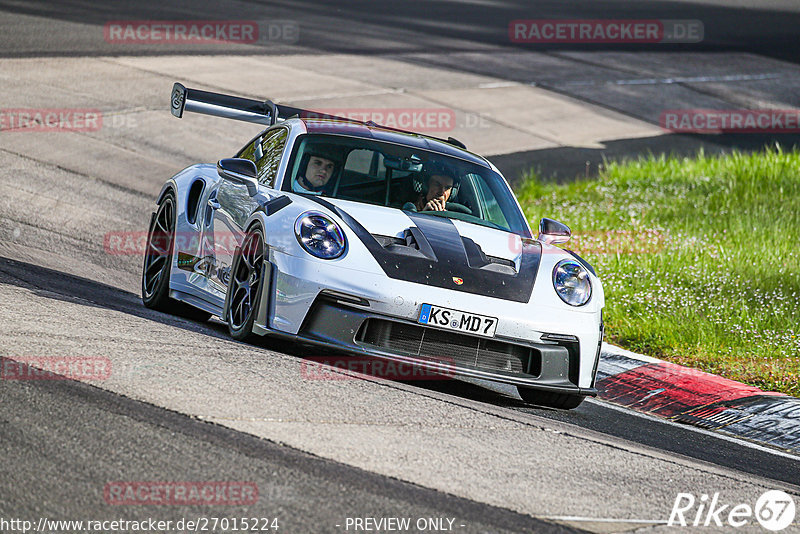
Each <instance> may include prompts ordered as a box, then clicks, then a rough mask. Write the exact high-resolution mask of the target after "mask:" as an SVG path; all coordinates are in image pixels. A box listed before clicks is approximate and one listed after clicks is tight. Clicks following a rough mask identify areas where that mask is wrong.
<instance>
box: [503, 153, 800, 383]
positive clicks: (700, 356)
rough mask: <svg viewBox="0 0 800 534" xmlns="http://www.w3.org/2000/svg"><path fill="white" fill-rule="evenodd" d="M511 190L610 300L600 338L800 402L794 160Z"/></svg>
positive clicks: (651, 168)
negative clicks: (564, 230)
mask: <svg viewBox="0 0 800 534" xmlns="http://www.w3.org/2000/svg"><path fill="white" fill-rule="evenodd" d="M528 178H529V179H528V180H526V181H525V182H524V184H523V185H522V186H521V187H519V188H518V191H517V197H518V198H519V201H520V204H521V205H522V207H523V209H524V211H525V213H526V215H527V216H528V218H529V220H532V221H538V220H539V218H541V217H551V218H554V219H557V220H560V221H562V222H564V223H566V224H567V225H569V226H570V227H571V228H572V231H573V239H572V240H571V241H570V243H568V244H567V245H566V248H571V249H573V250H575V251H576V252H578V253H579V254H581V255H582V256H583V257H585V258H586V259H587V260H588V261H590V262H591V263H592V264H593V265H594V266H595V268H596V269H597V270H598V274H599V275H600V277H601V279H602V280H603V285H604V289H605V293H606V308H605V318H606V328H607V330H606V331H607V340H608V341H609V342H611V343H615V344H618V345H620V346H622V347H624V348H627V349H630V350H635V351H638V352H641V353H644V354H648V355H651V356H655V357H658V358H662V359H664V360H667V361H672V362H675V363H679V364H681V365H687V366H690V367H695V368H698V369H702V370H704V371H708V372H710V373H714V374H718V375H721V376H725V377H727V378H731V379H733V380H738V381H741V382H746V383H748V384H753V385H756V386H758V387H761V388H763V389H767V390H772V391H781V392H784V393H788V394H790V395H794V396H800V152H783V151H781V150H780V149H771V150H767V151H764V152H760V153H751V154H742V153H734V154H731V155H727V156H706V155H705V154H703V153H702V152H701V153H699V154H698V155H697V156H696V157H694V158H691V159H690V158H673V157H652V156H651V157H646V158H645V157H643V158H640V159H639V160H637V161H628V162H624V163H621V164H617V163H611V164H608V165H607V166H606V167H605V168H604V170H603V171H602V172H601V175H600V176H599V177H598V178H597V179H595V180H591V181H579V182H574V183H570V184H567V185H556V184H543V183H541V182H540V181H539V180H538V179H537V178H536V176H535V175H531V176H529V177H528Z"/></svg>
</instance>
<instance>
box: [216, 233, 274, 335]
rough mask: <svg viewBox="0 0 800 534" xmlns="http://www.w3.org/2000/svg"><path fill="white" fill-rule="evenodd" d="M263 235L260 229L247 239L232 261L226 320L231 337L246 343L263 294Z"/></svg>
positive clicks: (247, 236)
mask: <svg viewBox="0 0 800 534" xmlns="http://www.w3.org/2000/svg"><path fill="white" fill-rule="evenodd" d="M265 248H266V247H265V244H264V233H263V232H262V231H261V228H259V227H258V226H256V227H254V228H252V229H251V230H250V231H249V232H247V235H246V236H245V238H244V241H243V242H242V247H241V248H240V249H238V250H237V251H238V253H237V254H236V256H235V257H234V259H233V265H232V268H231V280H230V282H229V284H228V295H227V298H226V299H225V302H226V303H227V309H226V310H225V311H226V313H225V317H226V319H227V322H228V332H230V334H231V337H233V338H234V339H237V340H239V341H244V340H246V339H248V338H250V337H252V334H253V323H254V321H255V319H256V315H257V314H258V306H259V302H260V301H261V295H262V293H263V291H264V290H263V286H264V283H265V280H263V277H264V251H265Z"/></svg>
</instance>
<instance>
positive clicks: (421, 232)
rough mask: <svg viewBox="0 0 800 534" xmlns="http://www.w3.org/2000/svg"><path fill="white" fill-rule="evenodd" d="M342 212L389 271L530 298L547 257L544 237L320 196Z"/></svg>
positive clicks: (488, 292) (512, 297)
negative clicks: (532, 237) (525, 236)
mask: <svg viewBox="0 0 800 534" xmlns="http://www.w3.org/2000/svg"><path fill="white" fill-rule="evenodd" d="M314 200H315V201H316V202H318V203H319V204H322V205H323V206H325V207H327V208H328V209H329V210H331V211H332V212H334V213H335V214H337V215H338V216H339V217H340V218H341V219H342V220H343V221H344V223H345V224H347V226H348V227H349V228H350V230H352V231H353V232H354V233H355V234H356V236H357V237H358V239H359V240H360V241H361V242H362V243H363V245H364V246H365V247H366V248H367V249H368V250H369V252H370V253H371V254H372V256H373V257H374V258H375V259H376V260H377V261H378V264H379V265H380V266H381V268H382V269H383V270H384V272H385V273H386V275H387V276H389V277H390V278H394V279H398V280H406V281H409V282H416V283H421V284H426V285H432V286H436V287H444V288H448V289H452V290H455V291H463V292H467V293H474V294H479V295H486V296H492V297H496V298H501V299H505V300H512V301H516V302H528V301H529V300H530V296H531V292H532V291H533V284H534V282H535V279H536V274H537V271H538V267H539V263H540V260H541V252H542V249H541V245H540V244H539V242H538V241H533V240H530V239H522V238H520V236H518V235H516V234H513V233H511V232H505V231H502V230H496V229H493V228H487V227H483V226H480V225H476V224H472V223H467V222H464V221H459V220H451V219H448V218H445V217H439V216H436V215H430V214H426V213H424V212H423V213H416V212H409V211H402V210H398V209H394V208H387V207H383V206H371V205H368V204H362V203H358V202H350V201H346V200H338V199H329V198H325V199H322V198H319V197H315V198H314Z"/></svg>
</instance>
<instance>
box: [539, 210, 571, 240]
mask: <svg viewBox="0 0 800 534" xmlns="http://www.w3.org/2000/svg"><path fill="white" fill-rule="evenodd" d="M571 236H572V232H571V231H570V229H569V226H567V225H566V224H564V223H560V222H558V221H554V220H553V219H548V218H546V217H545V218H544V219H542V220H541V221H539V235H538V236H537V237H536V239H538V240H539V241H541V242H542V243H545V244H547V245H559V244H561V243H566V242H567V241H569V238H570V237H571Z"/></svg>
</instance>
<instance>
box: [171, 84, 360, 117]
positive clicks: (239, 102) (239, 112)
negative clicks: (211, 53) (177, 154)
mask: <svg viewBox="0 0 800 534" xmlns="http://www.w3.org/2000/svg"><path fill="white" fill-rule="evenodd" d="M170 100H171V102H170V104H171V105H170V107H171V110H172V114H173V115H175V116H176V117H178V118H181V117H183V112H184V111H190V112H192V113H203V114H204V115H213V116H215V117H223V118H225V119H235V120H238V121H245V122H254V123H256V124H264V125H266V126H272V125H273V124H275V123H276V122H278V121H280V120H286V119H288V118H289V117H293V116H295V115H299V116H302V117H309V116H311V117H316V118H324V119H338V120H343V121H348V122H352V121H350V120H349V119H345V118H342V117H335V116H333V115H327V114H325V113H317V112H315V111H308V110H305V109H300V108H294V107H291V106H285V105H283V104H280V105H278V104H275V103H274V102H272V101H271V100H253V99H250V98H242V97H239V96H230V95H223V94H220V93H212V92H209V91H200V90H199V89H189V88H187V87H184V86H183V84H180V83H177V82H176V83H175V85H173V86H172V98H171V99H170Z"/></svg>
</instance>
